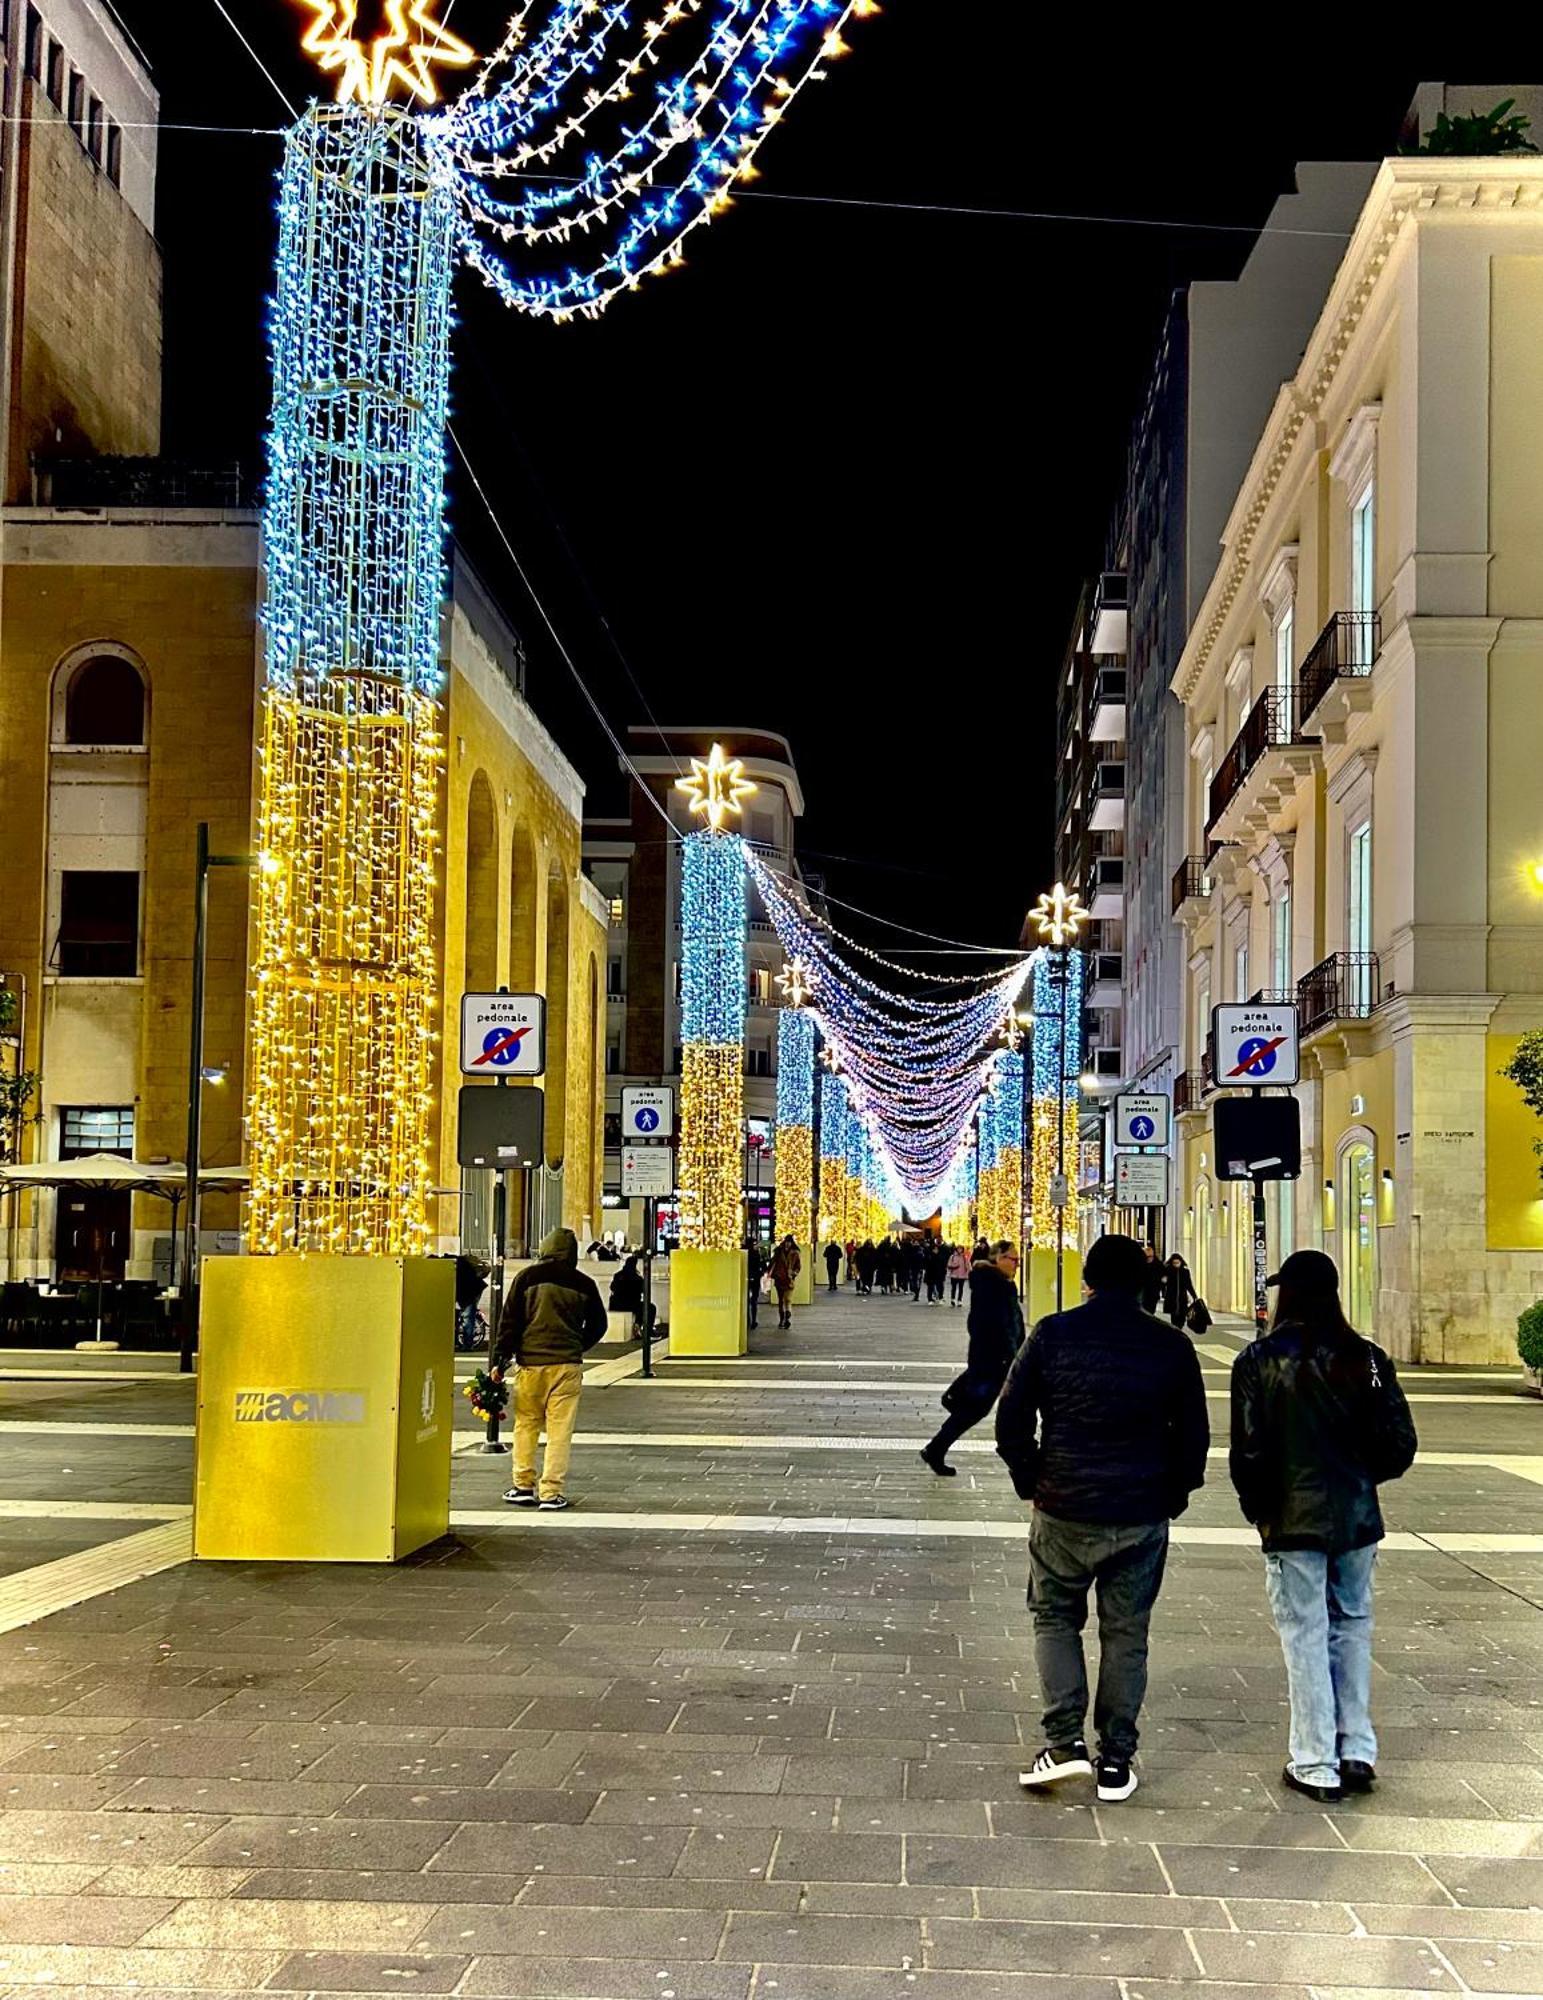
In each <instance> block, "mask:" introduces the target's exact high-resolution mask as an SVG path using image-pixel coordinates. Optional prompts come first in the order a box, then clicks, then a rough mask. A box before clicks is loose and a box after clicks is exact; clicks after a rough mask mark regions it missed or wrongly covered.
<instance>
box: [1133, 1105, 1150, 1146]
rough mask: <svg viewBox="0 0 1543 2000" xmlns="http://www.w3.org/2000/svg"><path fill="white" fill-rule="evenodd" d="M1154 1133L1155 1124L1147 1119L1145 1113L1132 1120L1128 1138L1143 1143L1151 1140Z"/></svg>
mask: <svg viewBox="0 0 1543 2000" xmlns="http://www.w3.org/2000/svg"><path fill="white" fill-rule="evenodd" d="M1156 1131H1157V1125H1156V1122H1155V1121H1154V1120H1153V1119H1151V1118H1148V1117H1147V1115H1146V1113H1145V1112H1142V1113H1141V1114H1140V1116H1139V1117H1136V1118H1133V1119H1132V1120H1131V1121H1130V1136H1131V1137H1132V1138H1133V1139H1135V1140H1138V1141H1141V1142H1145V1141H1146V1140H1148V1139H1150V1138H1152V1137H1153V1136H1154V1135H1155V1134H1156Z"/></svg>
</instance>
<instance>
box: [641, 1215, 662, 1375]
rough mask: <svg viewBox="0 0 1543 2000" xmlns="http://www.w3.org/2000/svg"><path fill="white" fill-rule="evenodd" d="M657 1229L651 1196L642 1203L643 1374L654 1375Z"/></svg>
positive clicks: (657, 1216)
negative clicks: (655, 1242)
mask: <svg viewBox="0 0 1543 2000" xmlns="http://www.w3.org/2000/svg"><path fill="white" fill-rule="evenodd" d="M658 1228H659V1205H658V1203H657V1202H656V1200H655V1199H654V1197H653V1196H652V1195H647V1196H645V1197H644V1201H643V1373H644V1374H645V1375H646V1376H647V1377H648V1378H649V1379H650V1380H652V1379H653V1373H654V1238H655V1236H656V1235H657V1233H658Z"/></svg>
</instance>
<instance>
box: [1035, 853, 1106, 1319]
mask: <svg viewBox="0 0 1543 2000" xmlns="http://www.w3.org/2000/svg"><path fill="white" fill-rule="evenodd" d="M1090 914H1091V913H1090V912H1089V911H1088V910H1087V909H1085V908H1084V906H1083V904H1082V902H1081V900H1080V899H1079V897H1078V896H1077V895H1076V893H1075V892H1074V891H1072V890H1068V889H1067V887H1066V885H1065V883H1064V882H1057V883H1056V885H1055V887H1054V888H1053V889H1052V890H1050V891H1049V892H1048V894H1046V895H1043V896H1041V897H1040V899H1039V901H1038V903H1037V904H1036V905H1035V907H1034V908H1033V909H1032V910H1031V911H1030V912H1029V918H1030V921H1031V922H1032V923H1033V925H1034V927H1035V929H1036V931H1037V932H1038V933H1039V936H1040V938H1041V940H1042V942H1043V945H1044V947H1045V949H1043V950H1041V951H1040V952H1039V953H1038V954H1037V956H1036V958H1035V961H1034V1041H1033V1063H1034V1112H1033V1118H1034V1131H1033V1204H1034V1219H1033V1234H1034V1252H1033V1257H1032V1260H1031V1261H1032V1263H1033V1266H1034V1269H1033V1270H1032V1271H1031V1273H1030V1290H1031V1295H1032V1297H1033V1301H1034V1311H1035V1314H1036V1316H1038V1315H1039V1314H1040V1313H1041V1312H1043V1311H1048V1310H1050V1304H1049V1296H1048V1294H1049V1290H1050V1287H1049V1282H1048V1269H1047V1264H1046V1260H1047V1259H1048V1257H1049V1255H1050V1248H1051V1245H1052V1244H1053V1246H1054V1258H1055V1288H1054V1298H1055V1308H1054V1309H1055V1310H1056V1311H1057V1312H1059V1311H1060V1310H1061V1308H1062V1305H1063V1302H1064V1299H1065V1295H1066V1254H1067V1251H1068V1250H1069V1249H1071V1250H1073V1251H1075V1247H1076V1242H1077V1172H1076V1167H1077V1144H1076V1138H1077V1128H1076V1122H1075V1107H1076V1105H1077V1104H1078V1102H1079V1100H1080V1093H1081V1084H1080V1078H1081V1075H1082V1054H1081V1033H1080V1024H1081V1020H1082V995H1083V962H1082V954H1081V952H1080V951H1078V950H1077V940H1078V938H1079V936H1080V935H1081V932H1082V927H1083V925H1084V924H1085V923H1087V922H1088V920H1089V917H1090ZM1073 1018H1075V1019H1076V1021H1077V1023H1078V1024H1079V1032H1078V1035H1077V1037H1076V1039H1075V1040H1074V1039H1073V1038H1072V1035H1071V1023H1072V1020H1073ZM1068 1100H1069V1101H1070V1103H1071V1105H1072V1107H1073V1122H1072V1130H1071V1141H1072V1143H1071V1148H1070V1152H1069V1153H1068V1148H1067V1129H1066V1128H1067V1116H1066V1114H1067V1105H1068Z"/></svg>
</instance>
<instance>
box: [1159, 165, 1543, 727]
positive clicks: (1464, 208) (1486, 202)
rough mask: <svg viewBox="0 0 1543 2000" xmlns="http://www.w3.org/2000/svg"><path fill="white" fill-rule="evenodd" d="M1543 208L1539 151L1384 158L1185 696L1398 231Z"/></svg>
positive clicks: (1214, 602) (1282, 417)
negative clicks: (1434, 220) (1431, 220)
mask: <svg viewBox="0 0 1543 2000" xmlns="http://www.w3.org/2000/svg"><path fill="white" fill-rule="evenodd" d="M1540 212H1543V157H1539V158H1532V157H1511V156H1509V155H1508V156H1507V157H1506V158H1505V159H1503V160H1500V159H1484V160H1461V159H1442V160H1440V161H1437V160H1433V159H1430V158H1428V157H1421V158H1418V159H1398V160H1384V161H1383V163H1382V167H1381V170H1380V171H1379V173H1378V175H1377V178H1376V180H1375V181H1374V182H1373V184H1372V190H1371V193H1370V194H1369V195H1368V196H1367V199H1366V206H1365V207H1364V208H1363V209H1362V211H1361V218H1360V221H1359V222H1358V223H1357V225H1356V228H1355V233H1354V234H1353V236H1352V237H1351V240H1350V247H1349V249H1348V250H1347V251H1346V253H1345V257H1344V260H1343V262H1342V263H1341V264H1340V267H1339V272H1338V274H1337V276H1336V277H1335V280H1334V284H1333V288H1332V289H1331V291H1330V293H1329V296H1328V300H1327V302H1326V303H1325V305H1324V309H1323V311H1322V313H1320V315H1319V317H1318V323H1317V325H1316V327H1315V328H1314V329H1313V333H1312V336H1311V338H1310V339H1309V341H1308V343H1307V348H1306V351H1305V353H1304V354H1303V357H1302V362H1301V366H1300V367H1299V368H1298V370H1297V373H1296V376H1295V378H1294V380H1292V381H1291V382H1289V383H1287V384H1286V385H1285V386H1284V387H1283V388H1282V390H1281V392H1280V394H1279V395H1278V396H1277V397H1276V399H1275V407H1274V409H1273V410H1272V411H1271V413H1270V417H1269V421H1268V422H1267V423H1266V425H1265V428H1264V433H1263V435H1262V436H1261V438H1260V440H1259V443H1258V445H1257V446H1256V447H1255V450H1254V455H1253V458H1252V460H1251V461H1250V463H1249V468H1248V471H1247V473H1246V474H1245V475H1244V479H1243V483H1242V485H1241V486H1240V487H1239V489H1238V497H1237V499H1236V501H1235V502H1234V503H1233V508H1232V512H1231V514H1230V515H1229V516H1228V520H1227V525H1226V528H1225V529H1224V531H1223V534H1222V556H1221V561H1220V562H1219V563H1218V565H1217V569H1216V574H1215V576H1214V577H1213V578H1212V579H1211V583H1210V586H1209V588H1208V589H1207V591H1206V594H1205V597H1204V599H1203V600H1202V602H1201V606H1200V610H1199V612H1198V613H1197V614H1196V617H1195V622H1194V625H1193V626H1192V628H1191V630H1190V633H1189V637H1188V638H1187V640H1186V641H1185V645H1184V651H1183V653H1182V655H1181V656H1180V659H1179V664H1178V667H1177V669H1176V670H1175V672H1174V676H1173V681H1172V683H1171V685H1172V688H1173V692H1174V693H1175V694H1176V695H1177V696H1178V697H1179V699H1180V700H1181V701H1185V702H1187V701H1188V700H1189V699H1190V698H1191V696H1192V695H1193V694H1194V691H1195V689H1196V687H1197V686H1198V685H1199V683H1200V679H1201V676H1202V675H1203V674H1204V672H1205V670H1206V668H1207V666H1208V665H1209V664H1210V661H1211V656H1212V654H1213V653H1214V651H1215V649H1216V647H1217V645H1218V643H1219V642H1220V640H1221V639H1222V638H1223V636H1224V634H1225V631H1226V626H1227V621H1228V619H1229V617H1230V616H1231V613H1232V610H1233V608H1234V606H1235V605H1236V604H1237V602H1238V599H1239V597H1240V596H1241V594H1242V593H1243V591H1244V588H1245V586H1246V584H1247V581H1248V577H1249V572H1250V569H1251V567H1252V564H1253V560H1254V557H1255V555H1256V553H1257V550H1256V547H1255V543H1256V541H1257V538H1258V534H1259V527H1260V523H1261V522H1262V521H1263V519H1264V517H1265V513H1266V511H1267V510H1268V508H1269V505H1270V502H1271V501H1272V500H1273V499H1274V497H1275V494H1276V492H1277V489H1278V488H1279V486H1280V483H1281V480H1282V478H1283V476H1284V474H1285V470H1286V466H1287V463H1288V462H1289V460H1290V458H1291V454H1292V451H1293V450H1294V449H1295V447H1296V445H1297V443H1298V441H1299V439H1300V438H1301V435H1302V432H1303V430H1304V428H1306V427H1307V426H1309V425H1316V424H1317V423H1318V422H1319V421H1320V420H1321V419H1322V417H1323V414H1324V407H1325V404H1326V403H1327V401H1328V398H1329V395H1330V392H1331V391H1332V390H1333V388H1334V386H1335V383H1336V381H1337V380H1338V377H1339V373H1340V369H1341V368H1342V366H1343V364H1344V361H1345V356H1346V354H1347V353H1348V352H1349V349H1350V344H1351V341H1352V340H1353V339H1354V337H1355V334H1356V332H1357V330H1358V328H1359V327H1360V326H1361V324H1362V322H1363V321H1364V320H1365V318H1366V316H1367V311H1368V309H1369V307H1370V305H1371V302H1372V299H1373V297H1374V296H1375V294H1376V291H1377V287H1378V284H1379V283H1380V281H1381V279H1382V276H1383V274H1384V272H1385V271H1386V269H1387V266H1388V263H1389V261H1390V259H1391V257H1392V255H1393V252H1394V250H1395V248H1396V247H1397V245H1398V242H1399V239H1400V237H1401V236H1402V235H1403V234H1404V233H1405V232H1406V230H1407V229H1408V228H1409V226H1410V224H1411V222H1414V223H1418V222H1419V221H1420V220H1422V219H1425V218H1428V217H1435V216H1443V217H1451V218H1453V219H1456V218H1459V217H1462V216H1465V215H1477V216H1479V217H1481V218H1482V219H1483V220H1484V221H1486V222H1495V221H1498V220H1501V219H1503V218H1504V217H1506V216H1508V215H1509V216H1518V217H1520V218H1522V219H1524V220H1536V219H1537V217H1538V215H1539V214H1540Z"/></svg>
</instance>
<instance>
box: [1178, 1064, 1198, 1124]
mask: <svg viewBox="0 0 1543 2000" xmlns="http://www.w3.org/2000/svg"><path fill="white" fill-rule="evenodd" d="M1204 1102H1205V1085H1204V1082H1203V1080H1202V1078H1201V1075H1200V1072H1199V1070H1198V1069H1186V1070H1181V1071H1180V1072H1179V1074H1178V1075H1177V1076H1176V1077H1175V1078H1174V1079H1173V1115H1174V1116H1175V1118H1182V1117H1183V1116H1184V1114H1185V1112H1186V1111H1199V1110H1200V1108H1201V1107H1202V1105H1203V1104H1204Z"/></svg>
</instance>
